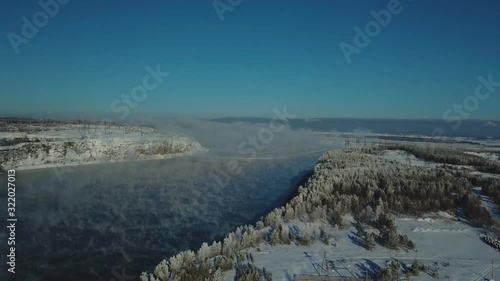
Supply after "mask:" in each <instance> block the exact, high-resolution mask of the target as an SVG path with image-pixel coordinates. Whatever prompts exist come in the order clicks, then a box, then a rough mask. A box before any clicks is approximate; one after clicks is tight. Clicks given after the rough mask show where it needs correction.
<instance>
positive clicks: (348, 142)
mask: <svg viewBox="0 0 500 281" xmlns="http://www.w3.org/2000/svg"><path fill="white" fill-rule="evenodd" d="M344 146H345V147H344V148H345V149H351V147H352V145H351V140H350V139H345V144H344Z"/></svg>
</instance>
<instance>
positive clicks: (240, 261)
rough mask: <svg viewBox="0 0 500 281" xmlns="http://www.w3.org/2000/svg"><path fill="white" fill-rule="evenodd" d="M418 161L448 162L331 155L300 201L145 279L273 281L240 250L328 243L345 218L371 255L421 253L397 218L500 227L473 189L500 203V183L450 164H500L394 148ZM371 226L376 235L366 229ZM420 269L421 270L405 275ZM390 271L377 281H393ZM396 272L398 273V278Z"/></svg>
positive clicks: (376, 151) (364, 153)
mask: <svg viewBox="0 0 500 281" xmlns="http://www.w3.org/2000/svg"><path fill="white" fill-rule="evenodd" d="M390 149H400V150H404V151H407V152H409V153H412V154H414V155H415V156H416V157H418V158H422V159H426V160H432V161H435V162H440V163H443V165H439V166H437V167H432V168H429V167H422V166H417V165H412V164H411V163H408V164H402V163H397V162H395V161H389V160H387V159H385V158H384V157H382V155H383V154H384V153H385V152H386V148H369V149H360V150H350V151H330V152H327V153H325V154H324V155H323V156H322V157H321V158H320V159H319V161H318V163H317V165H316V167H315V169H314V172H313V174H312V175H311V176H310V177H309V178H308V180H307V181H306V183H305V184H304V185H303V186H300V187H299V190H298V195H297V196H295V197H294V198H293V199H291V200H290V201H289V202H288V203H287V204H286V205H285V206H283V207H280V208H277V209H275V210H273V211H272V212H270V213H269V214H267V215H266V216H265V217H263V218H262V219H261V220H260V221H258V222H257V223H256V224H255V225H246V226H241V227H238V228H237V229H236V230H235V231H234V232H231V233H229V234H228V235H227V236H226V238H225V239H224V240H223V241H215V242H213V243H211V244H209V243H203V245H202V246H201V248H200V249H199V250H198V251H196V252H194V251H184V252H181V253H179V254H177V255H176V256H173V257H170V258H168V259H165V260H163V261H162V262H161V263H160V264H158V265H157V266H156V268H155V269H154V271H153V272H151V273H143V274H142V276H141V279H142V280H143V281H147V280H151V281H154V280H162V281H163V280H224V274H223V272H224V271H227V270H231V269H235V270H236V276H237V278H239V279H237V280H269V279H270V278H272V277H271V276H270V273H269V272H266V271H265V269H259V268H257V267H255V266H252V262H251V261H252V259H253V258H252V257H248V256H247V257H246V258H245V257H242V255H243V254H242V251H243V250H245V249H248V248H252V247H257V246H259V245H262V244H270V245H278V244H291V243H295V244H298V245H309V244H311V243H313V242H315V241H323V242H324V243H326V244H327V243H328V241H329V240H330V238H331V237H332V236H333V231H334V230H333V228H334V227H337V228H342V227H345V224H346V222H345V221H344V218H345V216H346V215H352V216H353V217H354V218H355V219H356V228H357V229H358V234H357V236H358V237H359V238H360V241H362V244H363V246H364V247H365V248H366V249H368V250H372V249H373V248H374V247H375V246H376V245H380V246H382V247H386V248H388V249H393V250H398V249H402V250H405V251H413V250H416V249H418V245H416V244H415V243H414V242H413V241H411V240H410V239H409V238H408V237H407V236H406V235H400V234H398V230H397V227H396V226H395V224H394V218H396V217H398V216H403V215H404V216H410V217H419V216H422V215H424V214H427V213H431V212H438V211H439V212H445V213H448V214H449V215H450V216H456V217H459V218H460V219H461V220H462V221H463V222H466V223H468V224H471V225H474V226H477V227H483V228H488V229H496V222H495V220H494V219H493V218H492V216H491V214H490V212H489V210H488V209H486V208H485V207H484V206H483V205H482V203H481V200H480V198H479V197H478V196H477V194H476V193H475V187H477V186H480V187H482V192H483V193H484V194H486V195H490V196H491V197H493V198H494V200H495V201H496V202H497V203H498V200H499V199H500V193H499V192H498V190H499V189H500V180H499V179H498V178H495V177H484V176H483V175H481V174H474V173H471V172H470V171H467V170H463V169H459V168H457V167H454V166H452V165H444V164H446V163H447V164H464V165H473V166H474V167H478V169H481V168H483V167H485V165H484V163H486V165H490V164H491V165H492V166H493V167H496V166H495V165H497V163H490V162H487V161H482V160H479V159H477V158H476V157H468V158H465V160H463V159H462V158H461V157H462V156H463V153H461V152H459V151H458V150H451V149H447V148H432V151H431V150H430V149H431V148H427V147H422V146H397V147H396V146H394V147H390ZM365 226H371V227H373V228H375V229H376V230H377V231H376V232H370V233H368V232H366V231H364V228H365ZM418 268H422V266H421V265H419V264H415V267H413V266H412V268H410V269H411V271H410V269H407V274H413V273H415V271H417V274H418ZM391 270H392V269H391V268H388V269H386V270H383V271H381V273H380V274H381V275H375V276H373V277H374V278H376V277H377V276H378V277H379V278H382V279H383V278H387V276H388V275H387V274H390V272H391ZM399 270H400V269H398V273H397V274H399Z"/></svg>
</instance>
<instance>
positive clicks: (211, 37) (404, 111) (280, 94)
mask: <svg viewBox="0 0 500 281" xmlns="http://www.w3.org/2000/svg"><path fill="white" fill-rule="evenodd" d="M60 1H61V2H62V0H60ZM65 1H67V0H65ZM392 1H394V0H392ZM42 2H50V0H42ZM237 2H239V1H238V0H220V3H226V4H227V5H230V3H233V4H235V3H236V4H238V3H237ZM389 2H391V1H387V0H382V1H379V0H377V1H374V0H365V1H353V0H328V1H327V0H315V1H311V0H303V1H296V0H280V1H277V0H276V1H272V0H265V1H264V0H260V1H258V0H243V1H241V4H239V5H236V6H235V7H232V8H231V9H232V11H226V12H225V13H223V20H221V17H219V15H218V13H217V11H216V8H215V7H214V4H213V1H211V0H210V1H202V0H199V1H195V0H190V1H188V0H161V1H131V0H120V1H118V0H109V1H103V0H85V1H84V0H71V1H69V2H68V3H67V4H64V5H62V4H58V11H56V12H54V13H53V14H54V16H53V17H49V18H48V21H47V24H46V25H44V26H41V27H40V28H38V32H36V34H35V35H34V36H32V34H29V33H28V35H29V36H32V37H33V38H30V39H27V38H25V37H24V36H23V30H22V29H23V25H24V24H25V23H24V22H23V21H22V18H23V17H26V18H27V19H28V21H29V22H31V23H33V20H34V19H33V17H34V15H39V16H40V13H38V14H37V12H38V11H43V10H42V8H41V6H40V4H39V3H38V2H37V1H23V0H20V1H3V3H2V7H1V9H0V19H1V22H2V24H1V25H0V33H1V34H3V39H2V40H0V63H1V67H0V77H1V79H2V82H1V83H0V96H1V101H0V115H2V113H3V114H4V115H5V114H9V113H23V114H24V113H26V114H31V113H50V112H86V113H91V114H92V113H110V112H111V113H113V114H115V113H116V112H113V110H112V109H111V105H112V103H113V101H115V100H116V101H117V103H116V104H115V111H116V108H118V107H119V106H124V105H125V103H123V102H122V101H120V99H121V97H122V95H130V94H131V90H132V89H133V88H134V87H136V86H141V85H142V84H143V82H142V81H143V78H144V77H145V76H146V75H147V74H148V71H147V70H146V67H147V66H151V68H155V67H156V65H158V64H159V65H160V70H161V71H163V72H169V76H168V77H165V78H164V79H163V81H162V82H161V83H159V84H158V86H157V87H155V88H154V89H153V90H150V91H148V92H147V97H146V98H145V99H144V100H141V101H140V102H136V103H135V104H136V105H137V107H136V108H131V107H130V106H128V105H127V106H128V107H129V109H130V113H132V114H133V113H138V114H141V113H162V114H183V115H192V116H208V115H209V116H228V115H231V116H268V115H270V114H272V113H271V110H272V108H274V107H277V108H281V107H283V106H287V108H288V111H289V112H293V113H294V114H296V115H297V116H298V117H354V118H434V119H439V118H442V116H443V113H444V112H445V111H446V110H447V109H449V108H452V106H453V105H454V104H461V103H462V102H463V101H464V100H465V99H466V98H467V97H468V96H471V95H474V93H475V89H476V87H477V85H478V83H479V82H478V80H477V77H478V75H483V76H484V77H487V76H488V75H489V74H492V77H493V80H494V81H500V16H499V14H498V13H499V11H500V1H496V0H482V1H477V0H474V1H473V0H470V1H464V0H453V1H452V0H442V1H434V0H413V1H410V0H401V2H400V6H399V9H402V10H400V12H399V13H398V14H392V16H391V21H390V22H389V24H387V25H386V26H385V27H381V30H380V32H379V34H377V35H376V36H374V37H373V38H371V41H370V43H369V44H368V45H367V46H366V47H363V48H359V50H360V52H359V54H356V53H355V54H352V55H351V57H350V59H351V62H350V63H348V62H347V60H346V58H345V56H344V54H343V52H342V50H341V48H340V47H339V45H340V43H341V42H346V43H347V44H351V45H353V46H355V42H354V37H355V31H354V27H356V26H357V27H359V28H361V29H362V30H364V29H365V26H366V24H367V23H368V22H370V21H372V20H374V17H373V16H372V15H371V14H370V11H372V10H375V11H379V10H382V9H386V10H387V9H388V7H387V6H388V3H389ZM51 9H52V10H54V9H55V8H54V7H51ZM221 9H222V8H221ZM40 20H42V23H43V15H42V16H40V17H39V18H38V22H39V23H40ZM11 32H12V33H14V34H16V36H19V37H16V38H17V40H18V41H15V42H17V43H16V44H17V49H18V53H17V54H16V52H15V49H16V48H15V47H13V44H12V43H11V41H12V36H13V35H12V34H11V35H10V37H9V34H10V33H11ZM20 37H22V38H25V39H23V40H24V41H23V42H22V43H19V38H20ZM148 81H149V82H148V83H149V84H148V85H151V84H154V83H155V81H154V80H148ZM499 109H500V87H498V88H497V90H496V91H495V92H494V93H493V94H492V95H491V96H490V97H489V98H488V99H486V100H482V101H480V104H479V105H478V107H477V109H474V110H473V112H471V115H470V118H472V119H495V120H500V110H499Z"/></svg>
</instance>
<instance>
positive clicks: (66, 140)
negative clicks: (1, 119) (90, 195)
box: [0, 124, 205, 170]
mask: <svg viewBox="0 0 500 281" xmlns="http://www.w3.org/2000/svg"><path fill="white" fill-rule="evenodd" d="M25 137H26V138H28V139H29V141H30V142H23V143H20V144H15V145H9V146H0V166H3V167H4V168H9V169H11V168H15V169H18V170H26V169H37V168H48V167H59V166H71V165H81V164H94V163H104V162H122V161H131V160H151V159H164V158H171V157H176V156H185V155H191V154H193V153H195V152H198V151H204V150H205V149H204V148H203V147H202V146H201V145H200V144H199V143H198V142H197V141H196V140H194V139H192V138H190V137H187V136H180V135H175V134H168V135H167V134H160V133H158V132H156V131H155V130H154V129H152V128H147V127H126V126H118V125H112V126H109V127H105V126H104V125H92V126H91V128H90V129H88V128H84V127H83V125H81V124H62V125H58V126H48V127H42V128H40V127H37V128H34V129H33V130H29V131H26V132H0V140H2V139H3V140H13V139H16V138H25ZM165 146H167V147H168V148H165Z"/></svg>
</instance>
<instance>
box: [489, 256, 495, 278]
mask: <svg viewBox="0 0 500 281" xmlns="http://www.w3.org/2000/svg"><path fill="white" fill-rule="evenodd" d="M494 261H495V259H491V279H490V281H493V280H495V279H493V263H494Z"/></svg>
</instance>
